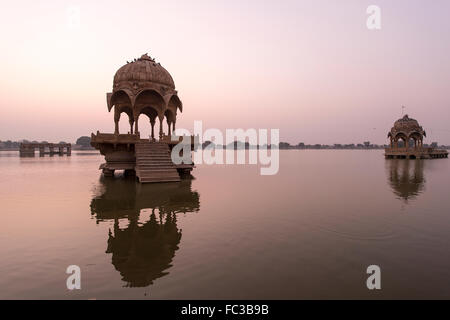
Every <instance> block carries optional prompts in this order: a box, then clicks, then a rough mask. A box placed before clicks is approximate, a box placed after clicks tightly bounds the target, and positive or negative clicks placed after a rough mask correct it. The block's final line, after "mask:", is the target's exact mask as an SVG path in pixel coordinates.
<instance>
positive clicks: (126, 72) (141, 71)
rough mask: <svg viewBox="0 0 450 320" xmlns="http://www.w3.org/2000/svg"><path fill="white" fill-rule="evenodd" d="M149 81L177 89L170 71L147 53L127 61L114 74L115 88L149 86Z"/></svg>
mask: <svg viewBox="0 0 450 320" xmlns="http://www.w3.org/2000/svg"><path fill="white" fill-rule="evenodd" d="M149 83H151V84H156V85H163V86H167V87H170V88H171V89H175V83H174V82H173V79H172V76H171V75H170V73H169V72H168V71H167V70H166V69H164V68H163V67H162V66H161V64H160V63H157V62H155V60H154V59H152V58H151V57H149V56H148V55H147V54H143V55H142V56H141V57H140V58H139V59H135V60H134V61H132V62H129V63H127V64H126V65H124V66H122V67H121V68H120V69H119V70H117V72H116V74H115V75H114V83H113V90H116V89H120V88H122V87H128V86H132V87H133V88H134V89H137V88H139V87H144V86H147V85H148V84H149Z"/></svg>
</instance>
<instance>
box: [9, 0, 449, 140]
mask: <svg viewBox="0 0 450 320" xmlns="http://www.w3.org/2000/svg"><path fill="white" fill-rule="evenodd" d="M371 4H375V5H378V6H379V7H380V8H381V19H382V28H381V30H377V31H370V30H368V29H367V27H366V19H367V14H366V8H367V7H368V5H371ZM72 6H75V7H78V8H79V10H80V25H79V27H75V28H70V27H69V23H68V21H69V15H68V11H67V10H68V8H70V7H72ZM449 17H450V2H449V1H445V0H442V1H439V0H434V1H425V0H423V1H413V0H404V1H402V0H397V1H385V0H383V1H381V0H373V1H364V0H345V1H344V0H343V1H336V0H330V1H325V0H310V1H220V2H219V1H181V0H178V1H167V0H164V1H95V3H94V2H93V1H92V2H91V1H70V2H65V1H39V2H38V1H2V4H1V10H0V21H1V22H0V23H1V28H0V38H1V39H2V50H1V51H0V67H1V77H0V105H1V109H0V140H7V139H11V140H19V139H33V140H34V139H36V140H48V141H55V142H58V141H60V140H65V141H72V142H73V141H75V139H76V138H77V137H79V136H81V135H89V134H90V133H91V132H95V131H97V130H100V131H102V132H113V130H114V124H113V114H112V113H108V112H107V107H106V98H105V94H106V92H110V91H111V89H112V79H113V76H114V73H115V71H116V70H117V69H118V68H119V67H121V66H122V65H123V64H125V63H126V61H127V60H132V59H133V58H137V57H139V56H141V54H143V53H146V52H148V53H149V54H150V55H151V56H152V57H155V58H156V60H157V61H159V62H161V64H162V65H163V66H164V67H165V68H166V69H167V70H168V71H169V72H170V73H171V75H172V76H173V78H174V80H175V84H176V87H177V90H178V92H179V96H180V97H181V100H182V101H183V104H184V109H183V110H184V112H183V113H182V114H180V115H179V117H178V120H177V127H185V128H188V129H191V128H192V127H193V122H194V120H203V127H204V128H211V127H214V128H219V129H225V128H279V129H280V136H281V140H282V141H288V142H290V143H295V144H296V143H299V142H305V143H330V144H331V143H359V142H362V141H365V140H370V141H372V142H374V143H387V140H386V133H387V131H388V130H389V129H390V127H391V126H392V123H393V122H394V121H395V120H396V119H397V118H399V117H400V116H401V112H402V110H401V106H402V105H405V106H406V107H407V108H406V112H407V113H408V114H409V115H410V116H411V117H413V118H416V119H418V120H419V122H420V123H421V124H422V125H423V127H424V128H425V129H426V130H427V133H428V139H427V142H428V143H431V142H432V141H438V142H440V143H443V144H450V127H449V119H450V95H449V91H450V90H449V89H450V87H449V85H450V63H449V57H450V42H449V41H448V39H449V38H450V19H449ZM126 122H127V121H126V119H125V117H124V119H123V127H125V126H126ZM140 127H141V122H140ZM146 129H148V128H146ZM148 130H149V129H148Z"/></svg>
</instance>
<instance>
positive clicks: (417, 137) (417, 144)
mask: <svg viewBox="0 0 450 320" xmlns="http://www.w3.org/2000/svg"><path fill="white" fill-rule="evenodd" d="M409 137H410V139H412V140H413V141H414V145H413V147H414V149H419V148H421V147H422V144H423V136H422V135H421V134H420V133H419V132H413V133H411V134H410V135H409Z"/></svg>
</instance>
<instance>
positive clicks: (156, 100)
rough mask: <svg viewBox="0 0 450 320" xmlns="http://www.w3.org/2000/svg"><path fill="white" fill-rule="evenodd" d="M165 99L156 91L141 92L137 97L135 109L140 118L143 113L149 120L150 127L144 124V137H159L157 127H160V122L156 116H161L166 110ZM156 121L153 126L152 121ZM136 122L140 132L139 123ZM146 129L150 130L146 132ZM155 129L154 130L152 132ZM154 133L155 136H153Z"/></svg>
mask: <svg viewBox="0 0 450 320" xmlns="http://www.w3.org/2000/svg"><path fill="white" fill-rule="evenodd" d="M164 105H165V102H164V99H163V98H162V96H161V95H160V94H159V93H158V92H156V91H154V90H143V91H141V92H140V93H139V94H138V95H137V97H136V101H135V103H134V108H135V110H136V114H137V116H138V117H139V115H140V114H141V113H144V114H146V115H147V117H148V118H149V122H148V125H147V124H143V126H144V127H143V128H144V131H143V132H142V135H141V136H142V137H154V138H155V137H157V136H158V135H159V134H158V132H159V131H156V126H159V123H158V122H159V121H158V119H157V118H156V119H155V112H156V115H158V114H161V113H162V111H163V109H164ZM153 120H155V122H154V124H153V125H152V121H153ZM135 121H136V128H135V131H136V132H140V129H139V127H138V121H137V119H135ZM145 128H148V129H147V130H145ZM152 129H153V130H152ZM152 132H153V134H152Z"/></svg>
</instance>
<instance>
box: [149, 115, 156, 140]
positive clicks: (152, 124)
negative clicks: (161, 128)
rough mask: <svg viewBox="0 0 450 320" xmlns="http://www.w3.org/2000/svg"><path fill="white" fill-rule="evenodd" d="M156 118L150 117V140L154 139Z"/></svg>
mask: <svg viewBox="0 0 450 320" xmlns="http://www.w3.org/2000/svg"><path fill="white" fill-rule="evenodd" d="M155 120H156V119H153V120H152V119H150V125H151V126H152V135H151V137H152V140H155V123H156V121H155Z"/></svg>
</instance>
